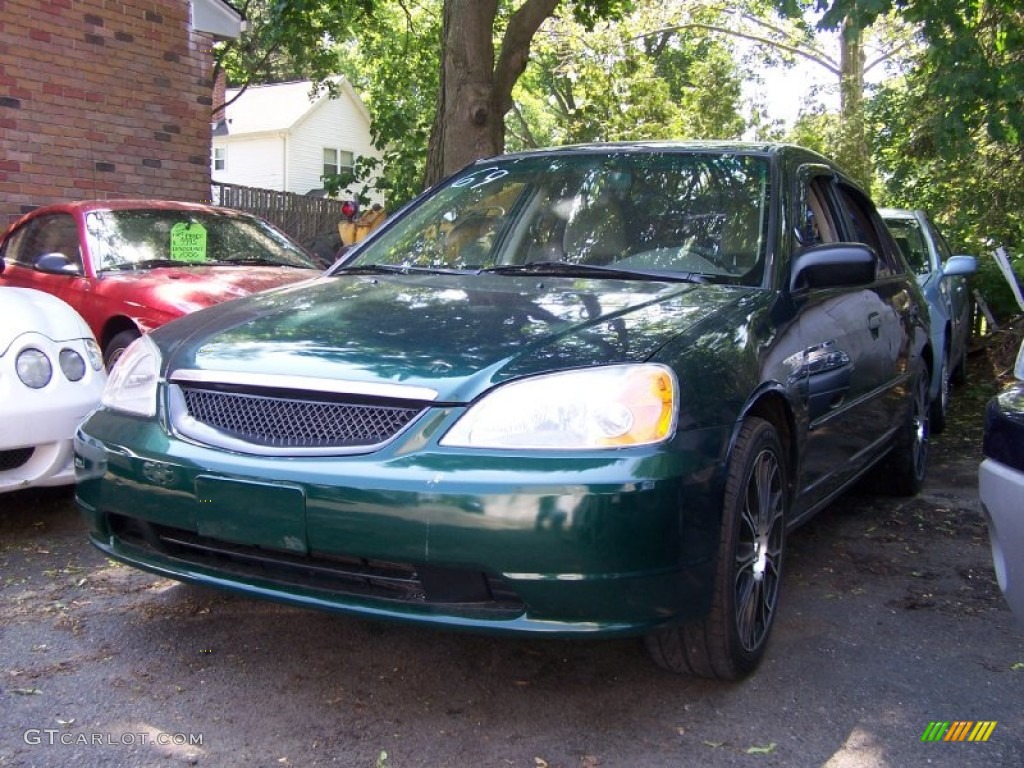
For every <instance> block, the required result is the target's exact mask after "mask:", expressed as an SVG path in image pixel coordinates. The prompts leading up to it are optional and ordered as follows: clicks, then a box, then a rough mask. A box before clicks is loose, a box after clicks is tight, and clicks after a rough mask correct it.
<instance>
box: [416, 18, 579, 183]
mask: <svg viewBox="0 0 1024 768" xmlns="http://www.w3.org/2000/svg"><path fill="white" fill-rule="evenodd" d="M559 1H560V0H524V2H523V3H522V4H521V5H520V6H519V8H518V9H516V11H515V12H514V13H513V14H512V16H511V18H510V19H509V24H508V29H507V30H506V31H505V36H504V38H503V40H502V43H501V55H500V57H499V58H498V61H497V63H495V50H494V21H495V17H496V15H497V10H498V2H497V0H444V19H443V31H442V33H441V87H440V89H439V90H440V92H439V94H438V104H437V113H436V115H435V117H434V125H433V127H432V128H431V132H430V146H429V147H428V151H427V170H426V178H425V186H430V185H431V184H435V183H436V182H438V181H440V180H441V179H443V178H444V177H445V176H447V175H448V174H451V173H454V172H455V171H457V170H459V169H460V168H462V167H463V166H464V165H466V164H468V163H471V162H472V161H474V160H478V159H480V158H482V157H490V156H491V155H497V154H501V153H502V152H504V151H505V114H506V113H507V112H508V111H509V110H510V109H511V108H512V89H513V88H514V87H515V84H516V81H517V80H518V79H519V76H520V75H522V73H523V71H524V70H525V69H526V63H527V60H528V58H529V54H530V43H531V42H532V40H533V36H534V35H535V34H536V33H537V30H538V29H539V28H540V25H541V24H543V23H544V20H545V19H546V18H548V17H549V16H551V15H552V14H553V13H554V11H555V8H556V7H557V6H558V3H559Z"/></svg>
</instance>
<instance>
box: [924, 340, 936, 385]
mask: <svg viewBox="0 0 1024 768" xmlns="http://www.w3.org/2000/svg"><path fill="white" fill-rule="evenodd" d="M921 359H922V360H924V364H925V366H926V367H927V368H928V380H929V381H931V377H932V375H933V374H934V373H935V366H936V364H937V363H938V361H937V360H936V359H935V350H933V349H932V345H931V344H925V346H924V349H922V350H921Z"/></svg>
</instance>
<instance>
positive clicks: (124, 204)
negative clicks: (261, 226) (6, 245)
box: [15, 198, 251, 223]
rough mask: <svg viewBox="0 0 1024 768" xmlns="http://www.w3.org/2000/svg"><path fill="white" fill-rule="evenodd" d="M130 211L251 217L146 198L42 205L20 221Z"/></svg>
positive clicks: (200, 205)
mask: <svg viewBox="0 0 1024 768" xmlns="http://www.w3.org/2000/svg"><path fill="white" fill-rule="evenodd" d="M130 210H165V211H194V212H196V213H208V214H219V215H222V216H224V215H227V216H250V215H251V214H247V213H245V212H243V211H238V210H235V209H234V208H225V207H222V206H217V205H209V204H205V203H192V202H188V201H185V200H152V199H145V198H125V199H117V200H69V201H66V202H59V203H50V204H48V205H42V206H39V207H38V208H35V209H33V210H32V211H29V212H28V213H26V214H24V215H23V216H22V217H21V218H19V219H18V222H15V223H20V222H21V221H24V220H26V219H29V218H34V217H36V216H44V215H46V214H49V213H70V214H79V215H81V214H85V213H90V212H92V211H130Z"/></svg>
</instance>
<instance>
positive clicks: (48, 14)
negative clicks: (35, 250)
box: [0, 0, 242, 231]
mask: <svg viewBox="0 0 1024 768" xmlns="http://www.w3.org/2000/svg"><path fill="white" fill-rule="evenodd" d="M241 23H242V22H241V19H240V17H239V15H238V13H237V12H236V11H235V10H234V9H233V8H232V7H231V5H230V4H229V3H227V2H225V0H0V231H2V230H3V229H4V228H6V226H7V225H9V224H10V223H11V222H12V221H13V220H14V219H15V218H16V217H17V216H19V215H21V214H22V213H25V212H26V211H29V210H32V209H33V208H36V207H38V206H40V205H44V204H46V203H51V202H55V201H60V200H74V199H84V198H119V197H153V198H159V197H165V198H174V199H180V200H193V201H198V200H205V199H209V197H210V141H211V129H210V117H211V115H210V109H211V106H212V104H213V82H212V70H213V58H212V55H211V50H210V49H211V45H212V43H213V42H214V41H215V40H216V39H219V38H222V37H236V36H237V35H238V34H239V32H240V29H241Z"/></svg>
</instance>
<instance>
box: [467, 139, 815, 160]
mask: <svg viewBox="0 0 1024 768" xmlns="http://www.w3.org/2000/svg"><path fill="white" fill-rule="evenodd" d="M607 152H735V153H739V154H754V155H765V156H772V155H788V154H798V155H804V156H807V157H809V158H814V159H816V160H818V161H819V162H823V163H825V164H827V165H830V166H835V163H834V162H833V161H831V160H829V159H828V158H827V157H825V156H824V155H821V154H820V153H818V152H815V151H814V150H811V149H807V148H806V147H801V146H799V145H796V144H790V143H786V142H771V141H735V140H710V139H706V140H699V141H680V140H660V141H654V140H652V141H609V142H593V143H589V144H568V145H565V146H560V147H547V148H545V149H531V150H524V151H522V152H512V153H509V154H506V155H498V156H492V157H489V158H485V159H482V160H478V161H477V163H486V162H493V161H495V160H498V159H504V158H520V157H536V156H543V155H561V154H590V153H594V154H599V153H607Z"/></svg>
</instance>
